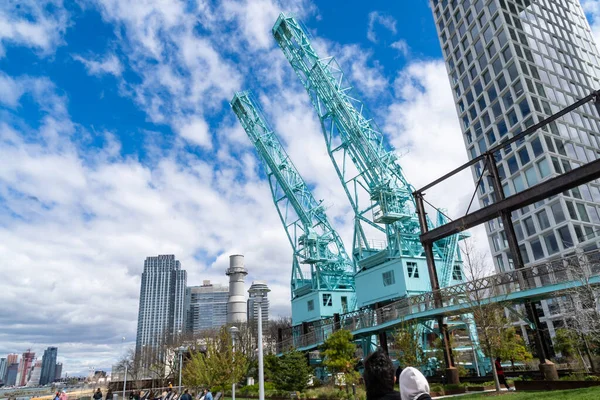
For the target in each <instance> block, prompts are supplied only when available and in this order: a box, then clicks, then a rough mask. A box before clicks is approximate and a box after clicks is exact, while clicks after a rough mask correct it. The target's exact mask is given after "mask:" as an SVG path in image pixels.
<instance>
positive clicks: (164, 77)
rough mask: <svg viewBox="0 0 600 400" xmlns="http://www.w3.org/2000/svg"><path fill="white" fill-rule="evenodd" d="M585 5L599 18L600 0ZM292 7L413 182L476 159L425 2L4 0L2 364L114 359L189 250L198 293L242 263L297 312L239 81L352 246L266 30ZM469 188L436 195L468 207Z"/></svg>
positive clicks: (0, 41) (310, 124)
mask: <svg viewBox="0 0 600 400" xmlns="http://www.w3.org/2000/svg"><path fill="white" fill-rule="evenodd" d="M584 6H585V9H586V11H587V12H588V13H589V15H590V18H591V20H592V22H593V21H594V20H595V19H594V16H596V15H600V7H599V6H598V2H597V1H591V0H586V1H585V2H584ZM281 11H285V12H292V13H294V14H295V15H297V16H298V17H299V18H300V19H301V20H302V21H303V22H304V24H305V25H306V26H307V27H308V28H309V30H310V32H311V34H312V36H313V43H314V45H315V47H316V48H317V49H318V51H319V52H320V53H321V55H322V56H326V55H334V56H336V57H337V58H338V60H339V61H340V64H341V65H342V67H343V68H344V70H345V71H346V73H347V75H348V76H349V79H350V81H351V82H353V83H354V84H355V86H356V88H357V89H358V91H359V92H360V93H361V95H362V98H363V100H364V101H365V102H366V103H367V104H368V106H369V107H370V108H371V109H372V110H373V111H374V113H375V115H376V117H377V118H378V122H379V125H380V126H381V127H382V128H383V129H384V131H385V132H386V134H387V135H388V139H389V140H390V142H391V143H392V144H393V145H394V146H395V147H396V148H397V149H398V152H399V153H400V154H402V159H401V162H402V165H403V168H404V170H405V172H406V175H407V176H408V179H409V180H410V181H411V182H412V183H413V184H414V185H415V186H419V185H420V184H424V183H427V182H428V181H431V180H433V179H434V178H435V177H437V176H439V175H441V174H442V173H444V172H446V171H448V170H449V169H450V168H452V167H453V166H455V165H457V164H459V163H461V162H463V161H466V153H465V150H464V147H463V143H462V138H461V135H460V130H459V128H458V123H457V119H456V115H455V110H454V106H453V102H452V97H451V93H450V88H449V84H448V80H447V77H446V75H445V68H444V66H443V63H442V62H441V60H440V54H441V53H440V49H439V44H438V41H437V37H436V34H435V27H434V25H433V20H432V17H431V14H430V10H429V8H428V3H427V1H425V0H414V1H410V2H409V1H399V2H390V1H382V0H375V1H369V2H364V1H359V0H352V1H337V0H335V1H334V0H332V1H326V2H311V1H310V0H296V1H283V0H282V1H278V0H240V1H233V0H213V1H206V2H200V1H189V2H188V1H177V0H169V1H167V0H162V1H161V0H143V1H142V0H95V1H94V0H77V1H75V0H74V1H64V2H63V1H62V0H43V1H42V0H25V1H11V0H9V1H8V2H6V1H5V2H0V27H1V28H0V158H1V159H2V166H1V167H0V254H2V256H0V262H1V263H2V268H1V269H0V304H2V307H1V308H0V326H2V329H0V356H2V355H4V354H5V353H9V352H18V353H21V352H23V351H24V350H25V349H27V348H29V347H31V348H33V349H34V350H35V351H36V352H37V353H38V354H40V353H41V351H42V349H43V348H44V347H46V346H48V345H57V346H58V347H59V360H61V361H63V362H65V370H66V371H67V372H69V373H82V372H87V370H88V367H91V366H94V367H96V368H109V367H110V365H111V364H112V363H113V362H114V361H115V360H116V359H117V358H118V356H119V354H122V353H123V351H124V349H123V345H122V344H121V337H123V336H125V337H126V338H127V339H126V344H125V346H128V345H131V344H132V342H133V341H134V339H135V329H136V319H137V306H138V304H137V301H138V296H139V282H140V274H141V271H142V268H143V260H144V258H145V257H146V256H149V255H156V254H175V255H176V256H177V258H178V259H179V260H180V261H181V262H182V265H183V267H184V268H185V269H186V270H187V271H188V284H190V285H191V284H200V283H201V281H202V280H203V279H211V280H213V281H215V282H220V283H226V277H225V276H224V270H225V268H226V266H227V262H228V261H227V260H228V256H229V255H230V254H235V253H241V254H245V256H246V264H247V267H248V269H249V270H250V276H249V277H248V286H249V284H250V282H251V280H253V279H266V280H267V281H268V282H269V284H270V285H271V287H272V289H273V292H272V294H271V304H272V312H273V313H274V314H276V315H286V314H288V313H289V287H288V282H289V271H290V260H291V257H290V255H291V249H290V247H289V244H288V243H287V241H286V237H285V234H284V230H283V228H282V227H281V226H280V223H279V220H278V218H277V214H276V212H275V208H274V206H273V204H272V202H271V198H270V194H269V189H268V185H267V183H266V182H265V180H264V176H263V174H262V169H261V168H260V165H259V163H258V160H257V158H256V157H255V153H254V150H253V148H252V147H251V145H250V143H249V141H248V140H247V137H246V135H245V133H244V132H243V130H242V129H241V127H240V126H239V124H238V123H237V121H236V119H235V116H234V115H233V113H232V112H231V110H230V109H229V105H228V101H229V100H230V99H231V97H232V96H233V94H234V93H235V91H237V90H247V89H250V90H253V91H254V92H255V94H256V96H257V97H258V99H259V100H260V102H261V104H262V107H263V109H264V110H265V112H266V114H267V116H268V118H269V120H270V122H271V124H272V125H273V126H274V127H275V130H276V131H277V132H278V133H279V134H280V135H281V137H282V139H283V141H284V143H286V146H287V150H288V153H289V154H290V156H291V157H292V159H293V160H294V163H295V164H296V166H297V167H298V169H299V170H300V172H301V173H302V174H303V176H304V178H305V180H307V181H308V183H309V184H310V185H311V187H314V191H315V196H316V197H317V198H322V199H325V202H326V204H327V205H328V206H329V207H330V208H329V210H328V213H329V215H330V217H331V218H332V219H333V220H334V221H335V222H336V228H337V229H338V230H339V231H340V233H341V235H342V237H343V238H344V239H345V241H346V245H347V246H349V245H350V243H351V241H350V238H351V234H352V231H351V229H352V227H351V223H350V216H351V215H350V208H349V205H348V203H347V201H346V198H345V196H344V193H343V191H342V189H341V186H340V185H339V182H338V181H337V178H336V175H335V173H334V170H333V168H332V166H331V163H330V161H329V159H328V157H327V154H326V151H325V146H324V143H323V140H322V135H321V133H320V130H319V126H318V122H317V120H316V119H315V115H314V112H313V111H312V109H311V106H310V104H309V101H308V97H307V96H306V94H305V93H304V91H303V89H302V87H301V86H300V85H299V82H298V81H297V79H296V77H295V74H294V73H293V71H292V70H291V68H290V67H289V65H288V64H287V62H286V61H285V59H284V57H283V55H282V53H281V51H280V50H279V49H278V48H277V47H276V45H275V43H274V41H273V39H272V38H271V35H270V29H271V27H272V25H273V23H274V22H275V20H276V18H277V15H278V14H279V12H281ZM593 28H594V31H595V32H597V30H596V27H595V26H593ZM432 116H434V117H435V118H432ZM472 186H473V185H472V183H471V181H470V177H469V176H468V175H466V176H464V175H463V176H462V177H461V181H460V182H458V183H456V184H454V185H453V186H452V187H451V188H450V189H448V190H450V192H448V191H446V192H442V193H441V194H436V193H432V194H431V197H430V199H431V200H432V201H434V202H435V201H438V200H439V201H438V204H439V205H440V206H443V207H445V208H448V209H449V210H450V212H455V213H456V212H458V210H460V209H461V207H462V206H464V204H465V202H468V199H469V198H470V190H472ZM479 243H480V247H481V248H483V249H485V247H486V246H487V242H486V240H485V238H484V237H480V239H479Z"/></svg>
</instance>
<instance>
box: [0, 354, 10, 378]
mask: <svg viewBox="0 0 600 400" xmlns="http://www.w3.org/2000/svg"><path fill="white" fill-rule="evenodd" d="M7 368H8V363H7V362H6V357H2V358H0V382H2V383H4V382H5V378H6V369H7Z"/></svg>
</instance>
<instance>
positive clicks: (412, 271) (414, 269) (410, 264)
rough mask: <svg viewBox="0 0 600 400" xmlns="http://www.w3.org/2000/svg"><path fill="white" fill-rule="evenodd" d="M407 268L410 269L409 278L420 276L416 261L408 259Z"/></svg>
mask: <svg viewBox="0 0 600 400" xmlns="http://www.w3.org/2000/svg"><path fill="white" fill-rule="evenodd" d="M406 269H407V270H408V277H409V278H418V277H419V267H418V266H417V263H416V262H412V261H408V262H407V263H406Z"/></svg>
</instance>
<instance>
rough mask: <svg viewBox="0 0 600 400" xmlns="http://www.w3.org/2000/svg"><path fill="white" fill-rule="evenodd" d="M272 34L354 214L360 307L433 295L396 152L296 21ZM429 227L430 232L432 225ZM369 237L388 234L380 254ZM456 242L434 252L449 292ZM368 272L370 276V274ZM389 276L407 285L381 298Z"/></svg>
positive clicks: (285, 19)
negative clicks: (308, 101)
mask: <svg viewBox="0 0 600 400" xmlns="http://www.w3.org/2000/svg"><path fill="white" fill-rule="evenodd" d="M272 33H273V36H274V37H275V41H276V42H277V44H278V45H279V47H280V48H281V49H282V51H283V53H284V55H285V57H286V58H287V60H288V61H289V63H290V65H291V66H292V68H293V69H294V71H295V72H296V74H297V76H298V77H299V78H300V81H301V83H302V85H303V86H304V88H305V89H306V91H307V93H308V95H309V97H310V99H311V102H312V104H313V106H314V108H315V110H316V111H317V114H318V117H319V120H320V122H321V128H322V131H323V135H324V137H325V142H326V145H327V151H328V154H329V156H330V158H331V160H332V162H333V165H334V167H335V169H336V172H337V174H338V177H339V179H340V181H341V183H342V185H343V187H344V190H345V192H346V195H347V197H348V199H349V201H350V203H351V205H352V207H353V209H354V217H355V224H354V240H353V255H354V257H355V258H356V259H357V260H358V261H357V264H358V267H359V268H358V271H359V272H358V273H357V275H356V277H355V278H356V286H357V296H358V297H357V299H358V306H359V307H361V306H366V305H371V304H373V303H375V302H381V301H386V300H388V301H389V300H391V299H393V298H395V297H396V298H397V297H398V296H404V295H411V294H416V293H422V292H423V291H427V290H430V289H431V286H430V283H429V282H430V281H429V279H428V274H427V271H425V270H426V263H425V260H424V254H423V247H422V246H421V243H420V240H419V234H420V228H419V223H418V216H417V214H416V206H415V201H414V198H413V196H412V192H413V191H414V189H413V188H412V186H411V185H410V184H409V183H408V181H407V180H406V178H405V176H404V174H403V172H402V168H401V166H400V164H399V163H398V159H397V155H396V153H395V152H394V150H393V148H392V146H391V145H390V144H389V143H387V141H386V139H385V136H384V134H383V133H382V131H381V130H380V129H379V127H378V126H377V124H376V123H375V121H374V120H373V118H372V117H370V116H369V113H368V110H367V108H366V107H365V105H364V104H363V103H362V102H361V101H360V100H358V99H357V98H356V97H355V96H354V94H353V91H352V86H350V84H349V83H348V82H346V78H345V76H344V73H343V71H342V69H341V68H340V66H339V65H338V63H337V61H336V60H335V58H333V57H327V58H320V57H319V56H318V54H317V52H316V51H315V49H314V48H313V47H312V45H311V42H310V39H309V37H308V34H307V33H306V31H305V30H304V29H303V28H302V27H301V26H300V24H299V23H298V21H296V20H295V18H293V17H291V16H287V15H285V14H283V13H282V14H281V15H280V16H279V18H278V19H277V21H276V23H275V25H274V26H273V30H272ZM428 223H429V224H430V225H431V226H432V227H433V223H432V222H431V220H429V219H428ZM367 232H374V233H375V234H379V235H381V234H384V235H385V238H386V244H385V245H384V246H383V248H375V246H373V245H372V243H371V241H370V240H368V239H367ZM378 232H379V233H378ZM461 238H462V237H461ZM457 241H458V239H457V238H448V239H446V240H444V241H440V242H438V243H436V244H435V246H434V250H435V257H436V258H437V259H438V260H439V261H438V263H437V264H438V268H437V275H438V276H440V277H442V280H443V283H444V284H445V285H447V284H450V283H451V281H452V271H453V269H454V268H455V266H456V265H457V264H460V262H461V261H460V256H459V251H458V246H457ZM393 263H395V264H394V266H392V264H393ZM419 266H421V268H419ZM371 268H372V269H373V271H369V269H371ZM390 268H391V269H394V270H395V271H396V273H400V274H402V275H403V279H400V281H401V282H400V283H398V284H397V287H396V288H395V289H394V290H389V293H388V294H386V295H383V293H385V291H386V289H389V288H390V287H392V286H394V285H395V284H396V283H395V282H396V278H395V277H394V275H388V276H387V277H385V274H386V273H388V272H389V271H388V270H389V269H390ZM378 270H380V271H381V273H382V274H384V278H383V282H380V281H378V280H376V279H375V277H376V271H378ZM419 270H420V272H419ZM457 276H458V275H457ZM373 293H375V294H373Z"/></svg>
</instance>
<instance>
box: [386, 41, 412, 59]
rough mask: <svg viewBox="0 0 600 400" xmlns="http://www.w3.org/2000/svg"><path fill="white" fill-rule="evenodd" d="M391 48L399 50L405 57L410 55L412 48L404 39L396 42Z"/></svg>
mask: <svg viewBox="0 0 600 400" xmlns="http://www.w3.org/2000/svg"><path fill="white" fill-rule="evenodd" d="M390 47H391V48H392V49H396V50H398V52H399V53H400V54H401V55H403V56H404V57H408V55H409V54H410V47H409V46H408V43H406V40H404V39H400V40H398V41H395V42H394V43H392V44H391V45H390Z"/></svg>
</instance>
